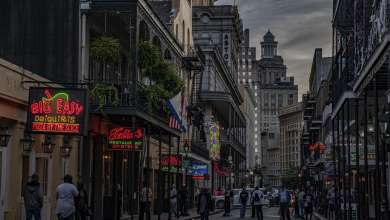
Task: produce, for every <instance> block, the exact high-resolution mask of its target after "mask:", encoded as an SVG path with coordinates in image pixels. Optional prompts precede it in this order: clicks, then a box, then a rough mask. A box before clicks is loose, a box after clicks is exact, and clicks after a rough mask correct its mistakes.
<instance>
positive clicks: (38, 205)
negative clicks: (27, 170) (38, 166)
mask: <svg viewBox="0 0 390 220" xmlns="http://www.w3.org/2000/svg"><path fill="white" fill-rule="evenodd" d="M23 198H24V207H25V210H26V220H32V219H33V217H34V220H41V209H42V206H43V190H42V187H41V184H40V183H39V177H38V175H37V174H33V175H31V179H30V181H29V182H28V183H27V184H26V186H25V187H24V190H23Z"/></svg>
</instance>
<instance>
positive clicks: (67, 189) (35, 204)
mask: <svg viewBox="0 0 390 220" xmlns="http://www.w3.org/2000/svg"><path fill="white" fill-rule="evenodd" d="M43 194H44V193H43V187H42V185H41V184H40V182H39V176H38V175H37V174H33V175H32V176H31V178H30V181H29V182H27V184H26V186H25V187H24V190H23V197H24V206H25V212H26V220H32V219H34V220H41V209H42V207H43ZM56 199H57V204H56V208H55V213H56V215H57V217H58V220H74V219H75V217H76V218H77V220H85V219H86V217H87V216H89V215H91V213H90V209H89V207H88V203H87V200H88V196H87V192H86V190H85V189H84V187H83V185H82V184H81V183H80V184H78V187H76V186H75V185H74V184H73V178H72V176H70V175H65V177H64V179H63V183H61V184H60V185H58V187H57V189H56Z"/></svg>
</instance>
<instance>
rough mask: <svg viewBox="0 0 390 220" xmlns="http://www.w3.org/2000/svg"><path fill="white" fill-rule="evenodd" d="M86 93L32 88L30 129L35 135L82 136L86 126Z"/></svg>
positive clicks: (80, 90)
mask: <svg viewBox="0 0 390 220" xmlns="http://www.w3.org/2000/svg"><path fill="white" fill-rule="evenodd" d="M85 101H86V91H85V90H82V89H60V88H31V89H30V97H29V116H28V128H29V130H30V132H33V133H65V134H80V133H82V132H83V127H84V124H85V121H84V120H85V103H86V102H85Z"/></svg>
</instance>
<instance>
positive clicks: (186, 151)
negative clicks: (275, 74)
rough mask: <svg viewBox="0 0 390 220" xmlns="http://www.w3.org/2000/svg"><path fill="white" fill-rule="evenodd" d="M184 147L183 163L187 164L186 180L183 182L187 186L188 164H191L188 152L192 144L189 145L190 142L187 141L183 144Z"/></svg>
mask: <svg viewBox="0 0 390 220" xmlns="http://www.w3.org/2000/svg"><path fill="white" fill-rule="evenodd" d="M183 149H184V153H185V159H184V160H185V163H183V164H184V165H185V167H184V168H185V170H184V181H183V183H184V184H185V186H186V187H187V185H188V184H187V174H188V166H189V161H188V154H189V152H190V146H189V145H188V142H187V141H186V142H185V143H184V146H183Z"/></svg>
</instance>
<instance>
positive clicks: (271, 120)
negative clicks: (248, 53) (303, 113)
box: [255, 31, 298, 186]
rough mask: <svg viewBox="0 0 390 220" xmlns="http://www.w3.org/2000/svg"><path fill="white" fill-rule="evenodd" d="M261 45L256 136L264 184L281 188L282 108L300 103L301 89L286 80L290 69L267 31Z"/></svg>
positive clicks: (272, 36) (257, 69)
mask: <svg viewBox="0 0 390 220" xmlns="http://www.w3.org/2000/svg"><path fill="white" fill-rule="evenodd" d="M260 45H261V52H262V54H261V59H260V60H258V61H257V62H256V74H257V77H258V79H259V80H258V81H259V88H258V94H257V95H258V108H257V112H256V113H255V114H256V115H258V120H256V121H255V124H258V125H259V126H258V128H259V130H258V132H257V136H258V137H260V138H261V140H260V141H259V142H260V143H261V146H259V151H260V153H261V157H260V162H261V167H262V169H263V174H264V181H263V183H264V184H265V185H270V186H279V185H280V178H279V176H280V174H281V171H280V165H281V164H280V123H279V113H280V109H281V108H284V107H286V106H288V105H293V104H296V103H297V102H298V86H297V85H295V84H294V78H293V77H287V73H286V72H287V67H286V65H285V64H284V62H283V58H282V57H281V56H279V55H278V42H277V41H275V36H274V35H273V34H272V33H271V31H268V32H267V33H266V34H265V35H264V37H263V41H262V42H261V43H260Z"/></svg>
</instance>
